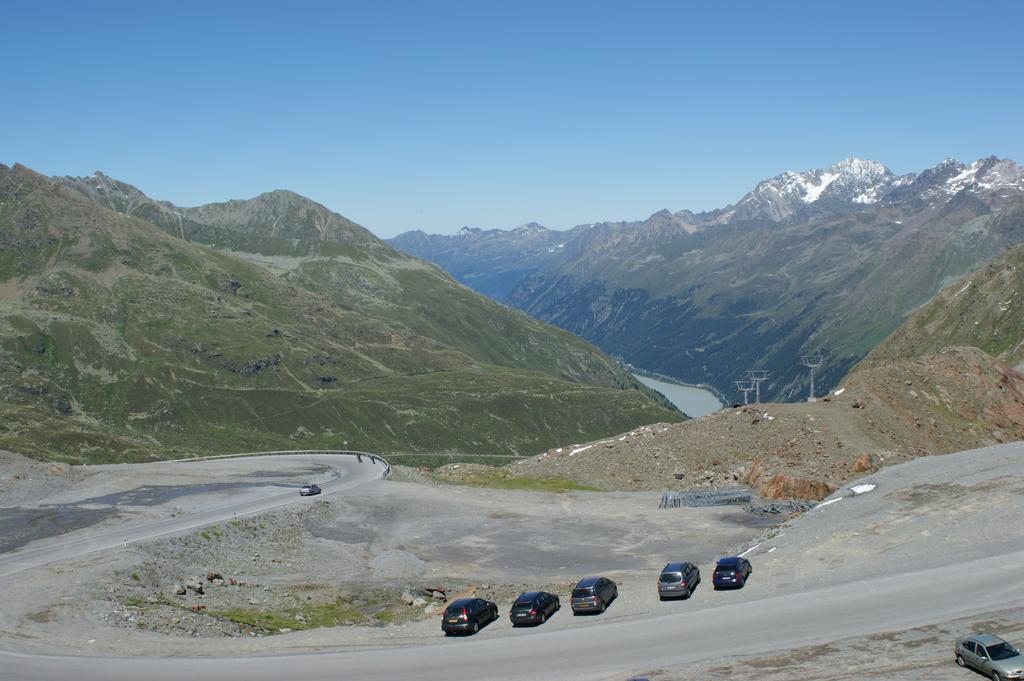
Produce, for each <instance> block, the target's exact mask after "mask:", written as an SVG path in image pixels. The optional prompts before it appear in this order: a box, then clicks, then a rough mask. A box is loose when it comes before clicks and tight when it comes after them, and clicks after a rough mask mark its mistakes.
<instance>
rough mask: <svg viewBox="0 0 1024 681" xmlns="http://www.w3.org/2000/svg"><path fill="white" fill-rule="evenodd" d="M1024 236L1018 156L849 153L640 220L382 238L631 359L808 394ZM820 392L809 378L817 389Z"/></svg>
mask: <svg viewBox="0 0 1024 681" xmlns="http://www.w3.org/2000/svg"><path fill="white" fill-rule="evenodd" d="M1021 241H1024V169H1022V168H1021V167H1020V166H1019V165H1017V164H1016V163H1015V162H1013V161H1010V160H1003V159H998V158H995V157H989V158H985V159H981V160H978V161H975V162H973V163H969V164H968V163H962V162H959V161H956V160H952V159H948V160H946V161H943V162H942V163H940V164H938V165H936V166H935V167H933V168H929V169H927V170H925V171H923V172H921V173H916V174H907V175H900V176H897V175H896V174H894V173H893V172H891V171H890V170H889V169H888V168H887V167H886V166H884V165H882V164H881V163H877V162H874V161H867V160H862V159H855V158H849V159H846V160H844V161H841V162H839V163H837V164H835V165H833V166H830V167H829V168H825V169H819V170H811V171H806V172H786V173H783V174H780V175H778V176H776V177H773V178H770V179H768V180H765V181H763V182H760V183H758V184H757V186H756V187H754V189H753V190H752V191H750V192H749V193H747V194H746V195H745V196H743V197H742V198H741V199H740V200H739V201H737V202H736V203H734V204H732V205H730V206H726V207H724V208H722V209H718V210H713V211H705V212H699V213H694V212H691V211H686V210H683V211H678V212H674V213H673V212H670V211H668V210H662V211H659V212H657V213H654V214H653V215H651V216H650V217H649V218H647V219H646V220H641V221H636V222H604V223H594V224H585V225H579V226H577V227H574V228H572V229H570V230H566V231H556V230H550V229H547V228H545V227H542V226H540V225H537V224H529V225H524V226H523V227H520V228H517V229H513V230H493V229H492V230H481V229H474V228H463V229H462V230H460V231H459V232H458V233H456V234H453V235H448V236H442V235H427V234H424V233H423V232H421V231H413V232H407V233H405V234H402V235H400V236H398V237H396V238H394V239H392V240H391V243H392V244H393V245H394V246H396V247H398V248H400V249H402V250H404V251H406V252H408V253H411V254H414V255H418V256H420V257H423V258H426V259H428V260H432V261H433V262H436V263H438V264H439V265H441V266H442V267H444V268H445V269H447V270H448V271H450V272H451V273H452V274H453V275H454V276H455V277H456V278H457V279H459V280H460V281H462V282H464V283H466V284H467V285H469V286H472V287H473V288H475V289H476V290H478V291H480V292H482V293H484V294H486V295H488V296H491V297H492V298H495V299H496V300H499V301H502V302H506V303H508V304H510V305H512V306H515V307H517V308H519V309H522V310H524V311H526V312H528V313H529V314H531V315H532V316H534V317H536V318H537V319H541V320H544V321H547V322H551V323H554V324H557V325H558V326H561V327H563V328H565V329H567V330H569V331H572V332H573V333H576V334H578V335H581V336H583V337H584V338H586V339H588V340H590V341H592V342H593V343H595V344H596V345H597V346H598V347H600V348H602V349H603V350H605V351H606V352H609V353H610V354H612V355H613V356H617V357H619V358H621V359H623V360H625V361H627V362H629V363H631V364H633V365H636V366H637V367H640V368H643V369H646V370H649V371H654V372H657V373H661V374H666V375H669V376H675V377H677V378H680V379H682V380H684V381H687V382H691V383H697V384H701V383H704V384H709V385H710V386H712V387H714V388H715V389H716V390H717V391H718V392H719V393H722V394H725V395H727V396H729V395H736V391H735V387H734V381H735V380H738V379H742V378H743V376H744V373H745V371H746V370H748V369H763V370H768V371H769V381H768V383H767V384H765V385H764V386H763V387H762V396H765V397H767V398H768V399H776V400H797V399H802V398H804V397H806V395H807V371H806V369H805V368H804V367H803V366H802V365H801V361H800V360H801V357H802V356H804V355H807V354H816V353H821V354H822V355H823V357H824V359H825V365H824V366H823V367H822V368H821V369H820V370H819V373H818V377H819V386H820V388H821V390H824V389H826V388H828V387H830V386H834V385H836V384H837V383H838V382H839V380H840V379H841V378H842V377H843V376H844V375H845V374H846V373H847V371H848V370H849V369H850V368H851V367H852V366H853V365H854V364H855V363H856V362H858V361H860V360H861V359H862V358H863V357H864V356H865V355H867V353H868V352H869V351H871V350H872V349H873V348H874V347H875V346H876V345H878V344H879V343H880V342H881V341H882V340H883V339H884V338H885V337H886V336H888V335H889V334H890V333H891V332H892V331H893V330H895V329H896V328H897V326H899V324H900V323H901V322H902V321H903V320H904V319H906V318H907V317H908V315H910V314H911V313H912V312H913V311H914V310H915V309H916V308H917V307H919V306H920V305H922V304H924V303H926V302H927V301H928V300H929V299H930V298H931V297H932V296H933V295H935V294H936V293H938V292H939V291H940V290H941V289H942V288H943V287H945V286H946V285H948V284H950V283H951V282H953V281H955V280H956V279H958V278H959V277H962V276H964V275H965V274H967V273H968V272H971V271H972V270H974V269H975V268H977V267H979V266H980V265H981V264H982V263H984V262H986V261H988V260H990V259H992V258H995V257H998V256H1000V255H1001V254H1002V253H1003V252H1004V251H1006V249H1008V248H1010V247H1012V246H1014V245H1016V244H1017V243H1020V242H1021ZM819 392H820V391H819Z"/></svg>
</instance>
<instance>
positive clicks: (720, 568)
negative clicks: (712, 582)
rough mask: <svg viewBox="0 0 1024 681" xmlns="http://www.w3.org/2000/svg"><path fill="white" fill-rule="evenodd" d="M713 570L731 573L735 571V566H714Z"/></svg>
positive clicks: (720, 572)
mask: <svg viewBox="0 0 1024 681" xmlns="http://www.w3.org/2000/svg"><path fill="white" fill-rule="evenodd" d="M715 572H717V573H718V574H720V575H731V574H732V573H734V572H736V568H734V567H716V568H715Z"/></svg>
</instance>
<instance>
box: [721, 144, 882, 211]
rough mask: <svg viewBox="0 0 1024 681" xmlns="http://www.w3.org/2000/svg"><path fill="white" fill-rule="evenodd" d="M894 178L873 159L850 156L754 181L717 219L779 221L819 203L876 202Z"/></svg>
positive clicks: (833, 205)
mask: <svg viewBox="0 0 1024 681" xmlns="http://www.w3.org/2000/svg"><path fill="white" fill-rule="evenodd" d="M894 177H895V176H894V175H893V173H892V171H891V170H889V169H888V168H887V167H885V166H884V165H883V164H881V163H878V162H877V161H870V160H866V159H860V158H853V157H851V158H846V159H843V160H842V161H840V162H839V163H836V164H834V165H831V166H829V167H828V168H824V169H817V170H807V171H803V172H793V171H787V172H785V173H782V174H781V175H776V176H775V177H773V178H771V179H769V180H764V181H763V182H760V183H758V185H757V186H756V187H754V190H753V191H752V192H750V193H749V194H747V195H746V196H745V197H743V198H742V199H741V200H740V201H739V202H738V203H737V204H735V205H734V206H732V207H730V208H729V209H726V210H725V211H723V213H722V214H721V215H720V216H719V218H718V220H717V221H731V220H756V219H764V218H767V219H769V220H772V221H775V222H779V221H781V220H784V219H786V218H788V217H789V216H790V215H792V214H794V213H797V212H802V211H805V210H807V209H808V207H810V206H811V205H812V204H817V203H819V202H822V203H825V204H829V205H831V206H832V207H835V206H837V205H847V206H851V207H853V206H854V205H856V204H871V203H876V202H877V201H878V200H879V199H880V198H881V197H882V195H883V194H884V193H885V190H886V188H887V187H888V185H889V183H890V182H892V180H893V179H894Z"/></svg>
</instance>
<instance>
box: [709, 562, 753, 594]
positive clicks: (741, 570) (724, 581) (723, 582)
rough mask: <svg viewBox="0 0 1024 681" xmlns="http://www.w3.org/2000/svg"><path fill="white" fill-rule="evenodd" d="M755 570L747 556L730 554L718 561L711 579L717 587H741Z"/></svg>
mask: <svg viewBox="0 0 1024 681" xmlns="http://www.w3.org/2000/svg"><path fill="white" fill-rule="evenodd" d="M753 571H754V568H753V567H751V565H750V561H749V560H747V559H746V558H740V557H739V556H729V557H728V558H722V559H721V560H719V561H718V564H717V565H716V566H715V574H714V576H713V577H712V579H711V581H712V583H713V584H714V585H715V589H741V588H743V585H744V584H746V583H747V578H748V577H750V573H751V572H753Z"/></svg>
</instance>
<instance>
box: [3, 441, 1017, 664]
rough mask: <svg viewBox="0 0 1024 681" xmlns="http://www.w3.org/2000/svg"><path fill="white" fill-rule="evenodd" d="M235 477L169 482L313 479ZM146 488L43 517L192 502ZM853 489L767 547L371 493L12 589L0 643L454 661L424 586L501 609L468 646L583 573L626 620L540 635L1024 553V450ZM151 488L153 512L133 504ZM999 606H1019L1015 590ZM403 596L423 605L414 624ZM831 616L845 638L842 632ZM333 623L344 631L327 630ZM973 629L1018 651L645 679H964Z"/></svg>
mask: <svg viewBox="0 0 1024 681" xmlns="http://www.w3.org/2000/svg"><path fill="white" fill-rule="evenodd" d="M18 465H21V464H18ZM24 465H26V466H30V467H31V466H32V465H34V464H31V463H25V464H24ZM232 468H233V464H230V463H225V464H224V466H223V467H220V468H218V470H219V471H220V473H219V474H218V475H217V476H215V482H216V483H217V484H218V485H221V486H219V487H217V488H216V489H215V490H213V491H211V490H210V489H209V488H208V487H207V485H208V484H211V480H210V478H209V476H207V475H205V474H204V475H203V479H202V481H199V480H191V481H189V480H187V479H186V478H187V477H188V476H187V475H184V474H180V475H181V477H179V478H176V479H174V480H173V482H174V483H175V485H176V486H181V487H189V486H196V485H199V486H198V487H197V488H196V489H197V490H198V492H197V498H200V497H201V498H204V499H205V503H211V501H212V500H213V499H216V498H220V499H221V500H223V498H224V497H225V496H232V495H246V494H252V493H255V492H254V489H253V487H251V485H257V486H258V485H263V484H266V483H267V481H268V480H272V481H277V482H278V483H280V484H285V483H288V484H293V483H294V484H297V482H298V481H302V480H305V479H308V477H309V476H310V475H314V474H315V471H310V470H308V469H305V468H304V467H303V466H302V464H301V462H298V461H297V462H295V464H294V467H293V469H291V468H287V467H286V468H281V467H278V468H276V469H275V470H264V469H262V467H260V466H256V465H252V466H250V468H249V470H247V471H244V472H240V471H238V470H235V471H234V472H233V473H232V472H231V469H232ZM146 470H147V469H145V468H141V467H138V468H137V467H131V466H128V467H121V466H119V467H111V468H110V469H106V470H103V471H101V473H102V474H101V475H100V476H91V475H86V476H83V477H82V478H81V479H77V482H76V483H75V484H72V485H61V486H59V487H60V489H58V490H57V491H56V493H55V495H54V496H53V499H56V500H59V503H61V504H65V505H70V504H74V503H76V499H77V501H79V502H81V501H84V500H91V502H90V504H88V506H93V507H99V506H101V505H102V504H100V503H98V502H96V501H95V500H96V499H99V498H102V499H104V500H106V501H110V500H111V498H116V497H118V496H121V497H123V498H128V499H135V500H136V501H137V503H141V502H140V501H139V500H149V501H153V502H155V503H153V504H151V505H149V506H146V505H144V504H143V505H140V506H137V507H121V508H119V509H118V512H119V514H120V515H119V516H118V518H106V519H101V520H99V521H98V522H99V523H100V524H103V523H117V522H126V519H127V518H130V517H131V514H133V513H143V514H149V515H153V514H157V515H159V514H161V513H173V512H177V511H175V509H176V508H178V509H180V508H183V507H184V508H187V507H188V505H189V503H190V499H189V497H188V496H184V495H181V494H177V493H175V494H171V493H170V492H169V491H168V490H154V489H152V488H154V487H161V486H162V485H163V483H164V482H167V481H168V480H170V479H171V478H170V477H169V473H168V477H167V480H165V479H163V477H161V479H159V483H160V484H154V483H155V482H157V481H155V480H153V479H152V477H151V476H148V475H146V474H145V471H146ZM149 470H154V469H149ZM406 475H408V476H409V477H411V478H415V477H416V476H417V475H418V474H417V473H416V472H408V473H407V474H406ZM118 480H120V482H118ZM859 482H863V483H865V484H871V485H874V486H875V487H874V488H873V489H871V490H870V491H868V492H865V493H863V494H859V495H854V494H852V493H851V492H850V491H849V490H848V489H847V488H845V487H844V488H843V489H842V490H840V491H839V492H837V493H836V494H835V495H833V496H832V497H830V498H829V499H827V500H826V501H825V502H824V503H822V504H821V505H819V506H818V507H816V508H814V509H813V510H811V511H809V512H807V513H806V514H804V515H802V516H800V517H797V518H795V519H792V520H789V521H787V522H785V523H783V524H782V525H779V526H777V527H763V526H761V527H758V526H757V525H758V524H762V525H763V523H764V520H761V519H758V518H757V516H754V515H752V514H749V513H746V512H744V511H742V510H741V509H738V508H733V507H726V508H722V507H718V508H698V509H694V508H683V509H666V510H658V509H657V501H658V496H657V495H653V494H650V493H627V492H611V493H607V492H605V493H602V492H578V491H577V492H566V493H554V494H553V493H542V492H524V491H514V490H496V489H485V488H479V487H472V486H451V485H440V484H424V483H413V482H390V481H389V482H380V483H373V484H370V485H367V486H365V487H359V488H356V489H354V490H347V491H345V492H344V493H343V494H338V495H335V496H333V497H329V498H327V499H325V500H324V501H322V502H319V501H315V502H313V503H309V504H304V505H302V506H301V507H300V508H293V509H288V510H279V511H274V512H269V513H263V514H261V515H259V516H254V517H251V518H244V519H237V520H233V521H226V522H224V523H220V524H218V525H214V526H210V527H207V528H204V529H202V530H199V531H196V532H191V533H189V534H187V535H184V536H179V537H171V538H164V539H159V540H154V541H148V542H142V543H139V544H136V545H131V546H129V547H128V548H127V549H126V550H119V551H112V552H106V553H104V554H92V555H89V556H87V557H85V558H82V559H79V560H76V561H71V562H68V563H62V564H59V565H53V566H49V567H45V568H40V569H37V570H34V571H31V572H30V573H26V574H22V575H18V576H17V577H15V578H13V581H11V582H10V583H8V584H5V601H4V608H3V610H2V613H0V637H3V645H4V648H6V649H18V650H23V651H36V652H42V651H45V652H53V651H54V650H55V649H61V650H71V651H78V652H83V653H90V654H102V653H114V654H119V655H121V654H126V653H132V654H145V653H150V654H160V655H172V656H174V655H190V656H204V655H224V654H231V655H253V654H265V653H268V652H278V653H280V652H300V651H312V650H324V649H331V648H338V647H342V648H344V647H355V648H363V647H367V646H382V645H396V644H397V645H415V644H423V643H436V644H438V645H445V646H457V645H459V644H460V641H458V640H454V641H453V640H446V639H444V638H442V637H441V636H440V633H439V631H438V619H437V617H436V613H434V612H431V610H434V609H436V608H437V607H438V606H437V605H435V604H434V603H433V602H431V600H430V599H429V598H428V597H427V596H426V594H425V592H424V591H423V588H424V587H427V586H430V587H434V588H442V589H444V590H445V592H446V594H447V595H448V596H449V597H454V596H456V595H465V594H478V595H482V596H484V597H488V598H492V599H494V600H497V601H498V602H499V605H500V607H501V612H502V615H503V617H502V619H501V620H499V621H498V622H497V623H495V624H493V625H491V626H489V627H487V628H485V629H484V630H483V631H482V632H481V634H480V635H479V636H478V637H477V638H480V639H483V640H487V639H499V640H500V639H501V637H515V636H517V635H520V634H521V632H519V631H514V630H513V629H512V628H511V627H510V626H509V623H508V621H507V617H505V616H504V615H505V613H506V612H507V608H508V605H509V603H510V600H511V598H512V597H513V596H514V595H515V594H516V593H518V592H519V591H520V590H524V589H526V588H537V587H541V588H544V587H547V588H551V589H554V590H556V591H558V592H559V593H560V594H561V595H562V596H563V599H564V598H565V597H566V596H567V589H568V588H569V586H570V585H571V583H572V582H573V581H574V580H575V579H576V578H578V577H580V576H583V575H584V574H593V573H603V574H607V575H609V576H611V577H612V578H614V579H616V580H617V581H618V582H619V584H620V594H621V596H620V598H619V600H618V601H617V602H615V603H614V604H613V605H612V606H611V607H610V608H609V610H608V612H607V613H605V614H604V615H602V616H599V617H572V616H571V615H570V614H569V613H568V612H567V609H566V610H563V612H562V613H559V614H558V615H557V616H556V617H554V618H553V619H552V620H551V621H550V622H548V623H547V624H546V625H544V628H543V630H541V631H540V632H539V633H541V634H543V633H546V632H547V631H555V630H559V629H568V628H581V627H592V626H600V625H601V624H602V623H606V622H610V621H619V622H621V623H630V622H634V621H639V620H646V619H647V618H650V617H651V616H652V615H658V614H670V613H679V612H692V613H693V614H694V617H697V618H699V617H700V613H701V612H702V611H708V612H710V610H709V609H716V608H718V607H719V606H721V605H727V606H728V605H729V604H739V603H745V602H751V601H753V602H756V601H758V600H760V599H764V598H771V597H777V596H782V597H786V596H787V595H788V594H793V595H796V594H800V593H804V592H807V591H808V590H809V589H816V588H825V589H828V588H830V587H834V586H839V585H849V584H853V583H856V582H863V584H864V588H865V589H870V588H871V584H872V580H874V579H880V578H883V577H886V576H887V575H891V574H892V573H893V572H894V571H895V572H899V573H910V572H915V571H917V570H923V569H927V568H928V567H929V566H934V565H940V564H942V565H945V564H948V563H950V562H958V561H963V560H970V559H978V558H982V559H983V558H985V557H987V556H993V557H997V556H999V555H1004V554H1007V553H1008V552H1014V551H1019V550H1020V549H1021V547H1022V546H1024V524H1021V523H1018V522H1015V519H1016V518H1017V517H1018V516H1019V515H1020V514H1021V511H1022V510H1024V494H1021V492H1024V444H1011V445H1003V446H997V447H992V448H987V449H983V450H976V451H970V452H964V453H960V454H954V455H948V456H936V457H925V458H918V459H915V460H913V461H911V462H908V463H906V464H904V465H900V466H894V467H890V468H886V469H884V470H881V471H877V472H875V473H871V474H869V475H868V477H866V478H864V479H862V480H861V481H859ZM234 485H238V486H234ZM143 487H144V488H147V489H146V491H145V493H138V494H136V493H135V491H136V490H138V489H139V488H143ZM176 488H177V487H176ZM256 489H257V490H258V489H259V488H258V487H257V488H256ZM117 490H120V491H117ZM111 495H113V497H111ZM8 498H9V497H0V506H3V507H4V509H3V510H4V511H7V510H9V509H10V507H11V506H14V507H16V508H23V507H29V508H33V507H35V508H43V507H45V506H47V505H49V504H51V503H52V502H53V499H50V498H46V497H45V495H44V496H42V497H40V498H37V499H34V500H33V501H28V502H27V501H22V502H20V503H19V504H15V505H9V504H8V503H7V499H8ZM733 551H744V552H746V555H747V556H748V557H749V558H750V559H751V560H752V561H753V564H754V566H755V573H754V575H753V577H752V578H751V580H750V582H749V584H748V585H747V587H746V588H744V589H742V590H740V591H733V592H715V591H713V590H712V589H710V588H709V587H708V584H709V583H710V579H709V578H710V574H711V566H712V564H713V561H714V559H715V558H716V557H717V556H718V555H721V554H722V553H726V552H733ZM675 558H682V559H689V560H693V561H695V562H697V563H698V564H699V565H700V567H701V569H702V572H703V575H704V578H705V583H704V585H702V587H701V588H699V589H698V590H697V592H696V594H695V595H694V596H693V598H691V599H690V600H687V601H681V602H666V603H662V602H659V601H658V600H657V597H656V595H655V591H654V588H653V587H654V582H653V579H654V575H655V574H656V573H657V570H658V568H659V567H660V566H661V565H662V564H663V563H664V562H665V561H666V560H669V559H675ZM213 572H215V573H217V575H212V574H208V573H213ZM964 579H965V580H969V579H970V575H969V574H967V575H965V576H964ZM219 580H224V581H223V583H220V582H219ZM191 581H195V582H198V583H200V584H202V586H203V594H201V595H200V594H198V593H196V592H195V591H193V590H191V589H189V588H186V589H185V591H186V593H184V594H178V593H175V592H176V588H175V586H176V585H177V584H185V583H187V582H191ZM951 588H956V585H955V584H953V585H951ZM1007 589H1008V590H1009V591H1008V595H1010V596H1012V595H1013V594H1014V593H1017V592H1019V590H1020V587H1019V585H1016V584H1008V585H1007ZM405 595H408V596H412V597H414V598H415V597H420V598H422V599H423V600H422V601H420V602H415V601H414V603H413V604H409V603H407V602H406V599H405V598H404V596H405ZM937 597H941V594H937ZM297 615H298V616H301V618H299V617H296V616H297ZM835 616H836V622H837V626H838V625H839V624H841V621H842V617H843V613H842V612H837V613H836V615H835ZM334 624H338V625H345V624H350V625H354V626H320V625H334ZM738 625H740V626H741V625H742V623H738ZM974 629H988V630H991V631H995V632H996V633H1001V634H1005V635H1006V636H1008V637H1009V638H1011V639H1014V638H1016V640H1017V641H1018V642H1020V640H1021V639H1020V638H1019V635H1020V633H1021V632H1022V629H1024V623H1022V617H1021V616H1020V615H1019V613H1014V612H992V613H987V614H984V615H978V616H973V617H970V618H964V619H960V620H956V621H937V622H932V621H924V622H922V623H921V625H920V626H916V627H914V628H912V629H905V630H903V629H900V630H892V631H885V632H884V633H880V634H875V635H871V636H868V637H859V638H850V639H842V640H838V641H835V642H833V643H831V644H829V645H819V646H816V647H808V648H797V649H793V650H779V651H778V652H777V653H773V654H771V655H758V656H754V657H737V658H731V659H715V660H710V661H705V662H702V663H700V664H698V665H689V666H686V667H685V668H662V669H651V670H648V671H649V676H650V677H651V678H653V679H657V680H658V681H667V680H669V679H673V680H675V679H678V680H684V679H706V678H726V677H728V676H730V675H733V676H734V675H746V676H755V677H757V678H768V679H780V680H781V679H789V678H806V679H818V678H821V679H824V678H837V677H838V678H854V677H856V678H896V677H898V676H900V675H905V674H906V673H908V670H917V669H920V670H925V672H926V673H927V675H930V677H931V678H950V679H954V678H957V679H958V678H973V677H971V676H969V673H967V672H962V671H960V670H958V669H955V668H953V667H952V666H951V662H950V659H949V657H950V656H949V647H950V646H951V641H952V638H953V637H954V636H956V635H959V634H962V633H964V632H966V631H968V630H974ZM282 630H291V631H282ZM533 631H534V632H537V630H533ZM876 651H877V653H878V654H875V653H876ZM737 652H738V653H742V651H737ZM837 670H838V671H837ZM965 674H966V675H967V676H965ZM915 676H917V674H916V673H915Z"/></svg>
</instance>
